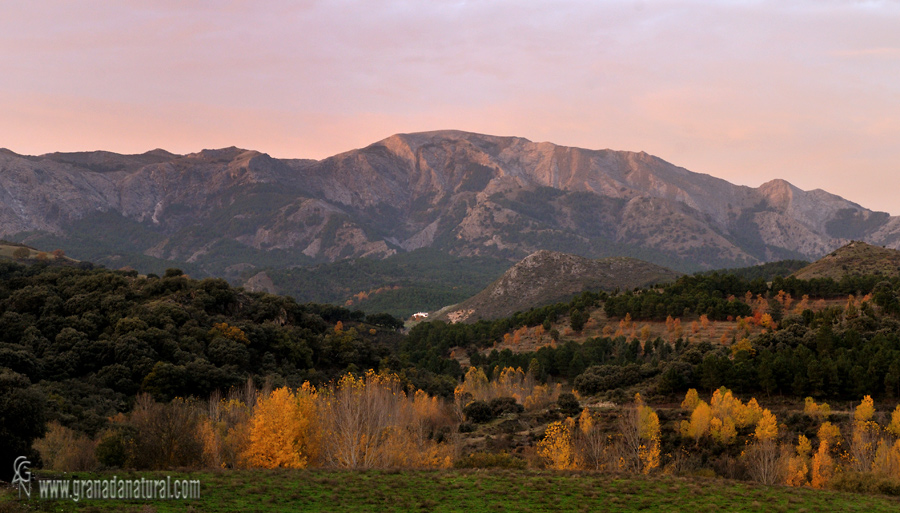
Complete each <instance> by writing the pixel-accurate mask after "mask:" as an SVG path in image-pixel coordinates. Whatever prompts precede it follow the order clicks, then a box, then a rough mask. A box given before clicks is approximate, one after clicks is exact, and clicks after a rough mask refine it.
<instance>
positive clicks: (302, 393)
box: [245, 383, 319, 468]
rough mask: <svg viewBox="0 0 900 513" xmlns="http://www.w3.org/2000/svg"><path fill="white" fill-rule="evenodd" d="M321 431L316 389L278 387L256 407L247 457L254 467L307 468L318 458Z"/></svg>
mask: <svg viewBox="0 0 900 513" xmlns="http://www.w3.org/2000/svg"><path fill="white" fill-rule="evenodd" d="M318 432H319V430H318V419H317V412H316V391H315V389H314V388H313V387H312V386H311V385H309V383H305V384H304V385H303V387H302V388H300V389H299V390H297V391H296V392H294V391H292V390H290V389H289V388H287V387H281V388H278V389H276V390H274V391H272V392H271V393H270V394H269V395H268V396H267V397H263V398H260V400H259V401H258V403H257V405H256V408H255V410H254V411H253V416H252V418H251V419H250V443H249V446H248V447H247V450H246V453H245V458H246V460H247V462H248V464H249V465H250V466H253V467H261V468H305V467H306V466H307V465H308V464H309V462H310V460H311V459H312V460H314V459H315V456H316V453H317V441H316V440H315V439H316V437H317V436H316V434H317V433H318Z"/></svg>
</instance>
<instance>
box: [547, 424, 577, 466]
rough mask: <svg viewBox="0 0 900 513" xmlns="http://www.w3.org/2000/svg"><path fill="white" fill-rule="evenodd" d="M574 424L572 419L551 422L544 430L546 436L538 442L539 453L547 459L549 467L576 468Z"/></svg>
mask: <svg viewBox="0 0 900 513" xmlns="http://www.w3.org/2000/svg"><path fill="white" fill-rule="evenodd" d="M572 424H573V421H572V420H571V419H569V420H567V421H556V422H553V423H551V424H550V425H549V426H547V430H546V431H544V438H543V439H542V440H541V441H540V442H538V454H539V455H540V456H541V457H542V458H543V459H544V460H545V462H546V464H547V466H548V467H549V468H552V469H555V470H569V469H573V468H575V451H574V449H573V447H572Z"/></svg>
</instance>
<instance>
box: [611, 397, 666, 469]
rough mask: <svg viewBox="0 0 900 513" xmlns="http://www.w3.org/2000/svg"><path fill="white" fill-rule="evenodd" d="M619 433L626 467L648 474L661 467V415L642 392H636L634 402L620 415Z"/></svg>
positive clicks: (623, 462) (623, 463)
mask: <svg viewBox="0 0 900 513" xmlns="http://www.w3.org/2000/svg"><path fill="white" fill-rule="evenodd" d="M619 434H620V435H621V437H622V455H623V456H622V465H623V466H624V469H626V470H630V471H632V472H640V473H643V474H647V473H649V472H651V471H652V470H653V469H655V468H657V467H659V462H660V449H659V417H658V416H657V415H656V412H654V411H653V408H651V407H650V406H647V405H646V404H644V401H643V399H642V398H641V395H640V394H635V396H634V404H633V405H632V406H630V407H629V408H627V409H626V410H625V413H624V414H622V415H621V416H620V417H619Z"/></svg>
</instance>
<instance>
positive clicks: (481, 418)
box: [463, 401, 494, 424]
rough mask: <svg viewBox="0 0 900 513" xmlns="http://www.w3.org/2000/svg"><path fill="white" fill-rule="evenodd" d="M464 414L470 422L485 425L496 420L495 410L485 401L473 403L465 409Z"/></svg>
mask: <svg viewBox="0 0 900 513" xmlns="http://www.w3.org/2000/svg"><path fill="white" fill-rule="evenodd" d="M463 413H464V414H465V415H466V419H467V420H468V421H469V422H474V423H476V424H483V423H485V422H490V420H491V419H493V418H494V410H493V409H492V408H491V406H490V405H489V404H488V403H486V402H484V401H472V402H471V403H469V404H467V405H466V407H465V408H463Z"/></svg>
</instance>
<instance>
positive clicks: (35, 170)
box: [0, 131, 900, 303]
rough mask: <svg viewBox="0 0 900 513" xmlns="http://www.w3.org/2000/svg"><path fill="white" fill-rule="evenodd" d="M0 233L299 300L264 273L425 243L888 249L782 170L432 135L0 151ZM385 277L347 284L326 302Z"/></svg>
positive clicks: (487, 254) (869, 215) (871, 221)
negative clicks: (696, 167)
mask: <svg viewBox="0 0 900 513" xmlns="http://www.w3.org/2000/svg"><path fill="white" fill-rule="evenodd" d="M0 237H6V238H7V239H12V240H16V241H20V242H25V243H28V244H30V245H32V246H35V247H50V248H61V249H63V250H64V251H65V252H66V254H68V255H71V256H72V257H74V258H77V259H79V260H89V261H93V262H96V263H100V264H104V265H107V266H109V267H115V268H119V267H123V266H131V267H134V268H135V269H138V270H140V271H141V272H155V273H161V272H163V271H164V270H165V269H166V268H167V267H171V266H172V265H177V266H178V267H180V268H182V269H184V270H185V271H186V272H189V273H191V274H192V275H194V276H221V277H225V278H227V279H228V280H230V281H231V282H232V283H235V284H244V283H247V282H248V280H251V279H252V278H253V277H254V276H257V275H258V274H259V273H260V272H265V273H266V276H268V277H269V278H270V279H271V280H272V283H271V285H269V283H268V281H267V280H266V279H265V278H264V277H260V278H257V279H256V280H255V281H253V282H251V286H256V287H259V286H263V285H264V286H266V287H268V288H270V289H271V288H272V287H274V289H276V290H280V291H283V292H287V293H291V294H294V295H295V296H296V297H297V298H298V299H301V300H309V299H310V298H308V297H305V296H304V295H303V294H304V293H305V291H303V290H293V289H291V288H290V287H285V286H284V283H283V282H282V280H281V278H279V277H278V275H279V273H278V272H274V273H273V272H269V271H272V270H284V269H292V268H296V267H298V266H301V267H302V266H309V265H322V264H330V263H335V262H344V261H347V260H352V259H357V258H360V257H370V258H375V259H383V258H387V257H390V256H392V255H400V254H405V253H407V252H410V251H414V250H416V249H421V248H428V249H431V250H434V251H438V252H441V253H444V254H449V255H452V256H453V257H455V258H468V257H479V258H483V259H486V260H482V261H480V262H479V261H471V262H467V264H468V263H471V264H472V265H474V266H476V267H477V269H476V270H475V271H474V274H490V273H492V272H493V270H491V269H488V268H490V267H491V266H494V265H495V263H496V262H498V261H505V262H510V263H511V262H515V261H517V260H519V259H521V258H524V257H525V256H527V255H529V254H531V253H533V252H535V251H538V250H541V249H547V250H553V251H563V252H566V253H571V254H577V255H581V256H584V257H589V258H603V257H611V256H629V257H633V258H640V259H642V260H645V261H648V262H652V263H655V264H657V265H663V266H665V267H669V268H672V269H676V270H679V271H682V272H693V271H699V270H709V269H717V268H723V267H741V266H746V265H752V264H758V263H761V262H767V261H773V260H778V259H808V260H813V259H816V258H819V257H821V256H822V255H824V254H827V253H828V252H830V251H833V250H834V249H836V248H838V247H840V246H841V245H843V244H846V242H847V241H848V240H850V239H853V240H864V241H867V242H869V243H872V244H878V245H885V246H887V247H892V248H900V218H892V217H890V216H889V215H888V214H886V213H880V212H873V211H871V210H868V209H866V208H864V207H862V206H860V205H857V204H855V203H852V202H850V201H847V200H845V199H843V198H840V197H838V196H835V195H832V194H829V193H827V192H825V191H821V190H814V191H803V190H800V189H798V188H796V187H794V186H792V185H791V184H789V183H787V182H785V181H783V180H773V181H771V182H768V183H766V184H763V185H762V186H760V187H758V188H751V187H745V186H737V185H734V184H731V183H728V182H726V181H724V180H721V179H718V178H715V177H712V176H709V175H705V174H698V173H693V172H691V171H688V170H686V169H684V168H681V167H678V166H676V165H673V164H671V163H668V162H666V161H664V160H662V159H660V158H658V157H655V156H652V155H649V154H647V153H643V152H640V153H634V152H626V151H614V150H588V149H581V148H570V147H564V146H558V145H555V144H551V143H546V142H541V143H536V142H531V141H528V140H527V139H522V138H518V137H497V136H490V135H480V134H473V133H466V132H459V131H438V132H426V133H415V134H398V135H394V136H391V137H388V138H387V139H384V140H382V141H379V142H376V143H374V144H372V145H369V146H367V147H365V148H361V149H356V150H351V151H348V152H345V153H341V154H339V155H335V156H333V157H329V158H326V159H323V160H318V161H317V160H303V159H274V158H272V157H270V156H269V155H266V154H265V153H261V152H258V151H253V150H244V149H240V148H234V147H232V148H224V149H218V150H203V151H200V152H197V153H192V154H188V155H174V154H171V153H168V152H165V151H162V150H154V151H150V152H147V153H144V154H140V155H118V154H114V153H109V152H89V153H51V154H47V155H41V156H24V155H18V154H16V153H13V152H11V151H9V150H0ZM482 265H485V266H487V267H484V268H482V267H481V266H482ZM507 265H508V264H507ZM387 281H390V280H386V282H387ZM386 282H385V283H374V284H373V283H371V282H367V283H365V284H364V283H348V284H346V285H345V287H346V289H347V290H346V291H345V295H343V296H340V295H338V296H339V297H338V299H337V300H336V301H337V302H341V303H343V302H345V301H347V300H349V299H351V298H352V296H353V295H355V294H359V293H360V292H365V291H369V290H377V289H379V288H383V287H385V286H387V285H389V283H386ZM487 283H488V281H485V282H483V283H481V284H480V285H479V286H481V287H483V286H485V285H486V284H487ZM261 284H262V285H261ZM441 287H444V285H441Z"/></svg>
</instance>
